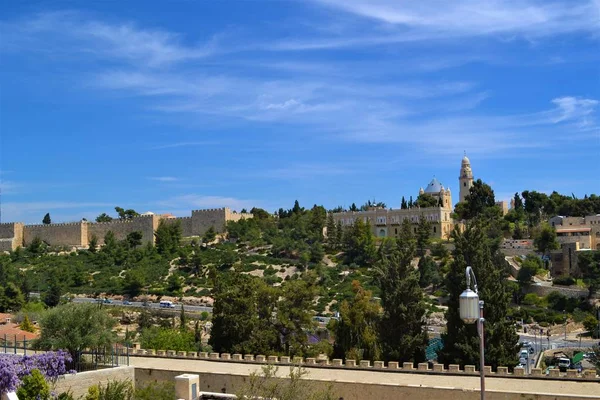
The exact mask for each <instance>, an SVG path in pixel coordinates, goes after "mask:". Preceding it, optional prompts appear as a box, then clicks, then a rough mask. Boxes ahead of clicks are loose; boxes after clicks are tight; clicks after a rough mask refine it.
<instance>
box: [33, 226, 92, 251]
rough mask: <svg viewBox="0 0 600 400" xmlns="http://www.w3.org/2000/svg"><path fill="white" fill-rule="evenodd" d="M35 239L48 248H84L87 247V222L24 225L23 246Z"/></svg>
mask: <svg viewBox="0 0 600 400" xmlns="http://www.w3.org/2000/svg"><path fill="white" fill-rule="evenodd" d="M35 238H39V239H40V240H42V241H43V242H45V243H47V244H49V245H50V246H76V247H86V246H87V245H88V237H87V222H85V221H80V222H73V223H66V224H42V225H25V226H24V228H23V245H24V246H28V245H29V244H30V243H31V241H32V240H33V239H35Z"/></svg>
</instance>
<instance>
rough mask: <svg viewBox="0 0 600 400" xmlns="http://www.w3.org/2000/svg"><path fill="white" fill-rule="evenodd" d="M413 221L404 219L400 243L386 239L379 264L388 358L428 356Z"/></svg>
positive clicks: (384, 345) (382, 332) (382, 331)
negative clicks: (413, 260) (413, 261)
mask: <svg viewBox="0 0 600 400" xmlns="http://www.w3.org/2000/svg"><path fill="white" fill-rule="evenodd" d="M411 229H412V227H411V223H410V222H409V221H408V220H404V221H403V223H402V228H401V231H400V235H399V237H398V241H397V245H396V246H394V245H393V241H392V240H386V241H385V242H384V243H383V244H382V246H381V248H380V252H379V257H380V259H379V262H378V264H377V266H376V273H377V282H378V285H379V287H380V289H381V304H382V306H383V315H382V318H381V325H380V329H379V332H380V338H381V349H382V352H383V358H384V359H385V360H388V361H389V360H393V361H399V362H403V361H413V362H421V361H423V360H425V349H426V348H427V332H425V331H424V330H423V325H424V322H423V319H424V318H423V317H424V316H425V313H426V306H425V302H424V300H423V291H422V289H421V288H420V287H419V273H418V272H417V271H415V269H414V268H413V267H412V265H411V261H412V259H413V257H414V256H415V253H416V240H415V238H414V237H413V235H412V232H411Z"/></svg>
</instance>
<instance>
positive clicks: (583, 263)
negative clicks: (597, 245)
mask: <svg viewBox="0 0 600 400" xmlns="http://www.w3.org/2000/svg"><path fill="white" fill-rule="evenodd" d="M577 267H578V268H579V271H580V272H581V276H582V278H583V281H584V282H585V283H586V284H587V285H588V287H589V292H590V294H589V295H590V297H591V296H592V295H593V294H594V293H595V292H596V291H597V290H598V289H600V251H597V250H595V251H585V252H582V253H581V254H579V256H578V257H577Z"/></svg>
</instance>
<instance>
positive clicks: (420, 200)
mask: <svg viewBox="0 0 600 400" xmlns="http://www.w3.org/2000/svg"><path fill="white" fill-rule="evenodd" d="M438 204H439V203H438V200H437V199H436V198H435V197H433V196H432V195H430V194H427V193H423V194H420V195H419V196H418V197H417V200H415V202H414V206H416V207H421V208H428V207H437V205H438Z"/></svg>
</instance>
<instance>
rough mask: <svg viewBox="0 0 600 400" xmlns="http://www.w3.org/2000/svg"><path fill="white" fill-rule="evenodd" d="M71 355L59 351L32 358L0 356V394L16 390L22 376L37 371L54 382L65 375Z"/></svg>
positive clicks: (10, 355) (16, 355) (11, 355)
mask: <svg viewBox="0 0 600 400" xmlns="http://www.w3.org/2000/svg"><path fill="white" fill-rule="evenodd" d="M71 361H72V358H71V355H70V354H69V353H67V352H65V351H62V350H59V351H54V352H48V353H41V354H36V355H33V356H21V355H18V354H0V393H7V392H11V391H14V390H16V389H17V387H19V385H20V384H21V379H23V377H24V376H26V375H29V374H31V371H32V370H34V369H38V370H39V371H40V372H41V373H42V374H43V375H44V377H46V379H48V380H50V381H55V380H56V379H58V377H59V376H61V375H64V374H66V373H73V371H67V366H66V363H68V362H71Z"/></svg>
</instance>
